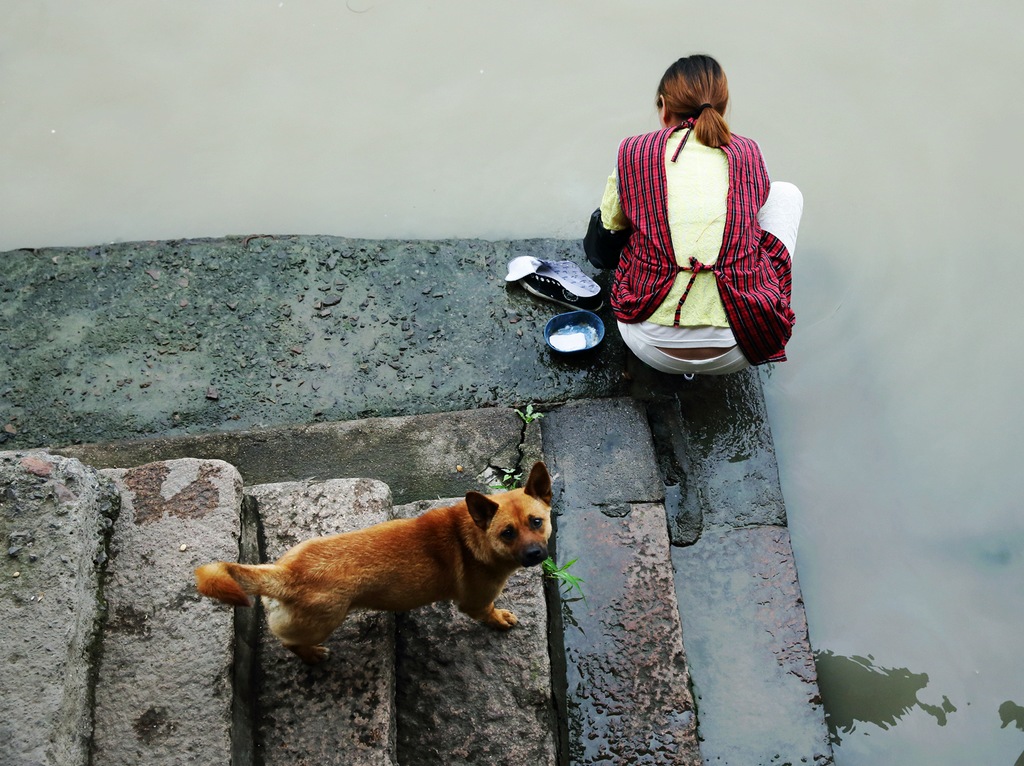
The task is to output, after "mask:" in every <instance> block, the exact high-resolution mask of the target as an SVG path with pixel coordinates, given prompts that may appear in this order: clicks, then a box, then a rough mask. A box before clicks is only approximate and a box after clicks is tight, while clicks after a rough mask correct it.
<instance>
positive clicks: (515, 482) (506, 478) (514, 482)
mask: <svg viewBox="0 0 1024 766" xmlns="http://www.w3.org/2000/svg"><path fill="white" fill-rule="evenodd" d="M503 470H504V475H503V476H502V477H501V479H499V480H498V483H497V484H488V485H487V487H488V489H496V490H502V491H505V492H507V491H509V490H511V489H515V488H516V487H517V486H519V480H520V479H522V478H523V474H522V473H512V471H514V470H515V469H514V468H505V469H503Z"/></svg>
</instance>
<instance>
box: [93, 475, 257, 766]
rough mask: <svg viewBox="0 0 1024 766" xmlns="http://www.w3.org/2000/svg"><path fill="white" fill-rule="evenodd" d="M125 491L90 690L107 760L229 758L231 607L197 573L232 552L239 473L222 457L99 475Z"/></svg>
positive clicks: (100, 757)
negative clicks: (212, 595)
mask: <svg viewBox="0 0 1024 766" xmlns="http://www.w3.org/2000/svg"><path fill="white" fill-rule="evenodd" d="M102 473H103V474H104V475H106V476H109V477H111V478H113V479H114V481H115V482H116V484H117V486H118V488H119V489H120V491H121V497H122V510H121V515H120V517H119V518H118V520H117V524H116V526H115V529H114V537H113V541H112V550H111V558H110V562H109V564H108V567H107V578H108V579H107V587H106V597H107V604H108V607H109V617H108V621H107V625H106V628H105V630H104V641H103V660H102V664H101V672H100V674H99V678H98V683H97V688H96V734H95V753H96V755H95V760H96V762H97V763H102V764H104V766H107V765H108V764H109V765H116V764H125V766H128V764H132V766H135V765H136V764H140V763H145V764H147V766H150V765H151V766H161V765H162V764H177V763H183V762H196V763H199V762H204V763H224V764H226V763H229V762H230V761H231V754H232V752H231V736H230V732H231V722H232V693H231V668H232V662H233V659H234V627H233V621H232V611H231V610H230V609H227V608H224V607H223V606H220V605H218V604H216V603H214V602H212V601H210V600H209V599H205V598H203V597H202V596H200V595H199V593H198V592H197V591H196V587H195V580H194V578H193V574H192V572H193V570H194V569H195V567H197V566H199V565H200V564H204V563H207V562H209V561H218V560H220V561H223V560H227V561H236V560H237V559H238V540H239V529H240V522H239V512H240V509H241V504H242V480H241V477H240V476H239V475H238V471H236V470H235V469H234V468H233V467H232V466H230V465H228V464H227V463H223V462H220V461H206V460H193V459H183V460H174V461H169V462H162V463H151V464H148V465H143V466H139V467H137V468H130V469H124V470H107V471H103V472H102Z"/></svg>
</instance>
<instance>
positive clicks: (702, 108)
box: [697, 104, 711, 117]
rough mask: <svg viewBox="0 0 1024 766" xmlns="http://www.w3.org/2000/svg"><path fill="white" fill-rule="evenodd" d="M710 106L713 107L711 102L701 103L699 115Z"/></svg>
mask: <svg viewBox="0 0 1024 766" xmlns="http://www.w3.org/2000/svg"><path fill="white" fill-rule="evenodd" d="M710 108H711V104H701V105H700V109H698V110H697V116H698V117H700V116H701V114H702V113H703V112H704V110H705V109H710Z"/></svg>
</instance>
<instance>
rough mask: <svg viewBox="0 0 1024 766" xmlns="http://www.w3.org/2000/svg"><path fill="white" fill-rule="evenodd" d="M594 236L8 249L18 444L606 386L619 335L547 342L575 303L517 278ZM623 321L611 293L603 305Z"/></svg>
mask: <svg viewBox="0 0 1024 766" xmlns="http://www.w3.org/2000/svg"><path fill="white" fill-rule="evenodd" d="M520 255H534V256H537V257H542V258H547V259H553V260H564V259H573V260H575V261H576V262H578V263H582V264H584V265H585V267H586V268H587V269H589V268H590V267H589V266H586V262H585V259H584V258H583V256H582V252H581V250H580V244H579V242H574V241H562V240H518V241H511V242H486V241H482V240H446V241H398V240H383V241H381V240H356V239H346V238H341V237H311V236H295V237H287V236H282V237H257V238H237V237H234V238H225V239H210V240H180V241H166V242H142V243H122V244H112V245H104V246H100V247H94V248H47V249H42V250H34V251H30V250H18V251H12V252H9V253H2V254H0V259H2V260H3V262H4V269H3V270H2V272H0V443H4V444H5V447H6V448H15V447H22V446H40V445H59V444H71V443H76V442H91V441H102V440H113V439H126V438H137V437H144V436H149V435H157V434H159V435H163V436H168V435H174V434H187V433H197V432H209V431H217V430H239V429H245V428H253V427H257V426H268V425H280V424H288V423H308V422H314V421H318V420H325V421H340V420H350V419H354V418H358V417H367V416H373V415H399V414H420V413H424V412H439V411H448V410H457V409H472V408H478V407H486V406H492V405H495V404H500V405H504V406H511V405H516V404H519V403H523V402H539V401H564V400H565V399H568V398H576V397H581V396H606V395H608V394H610V393H612V392H614V391H615V390H616V389H617V387H619V386H620V385H621V379H620V370H621V366H622V365H621V358H622V355H623V350H622V346H621V342H620V341H619V340H618V338H617V336H616V335H615V334H614V333H608V336H607V337H606V339H605V341H604V343H602V344H601V346H600V347H598V349H596V350H594V351H593V352H587V353H584V354H579V355H559V354H557V353H555V352H552V351H550V350H549V349H548V348H547V346H546V345H545V344H544V339H543V329H544V325H545V323H546V322H547V320H548V319H549V318H550V317H552V316H554V315H555V314H558V313H561V312H562V311H565V310H566V309H563V308H562V307H560V306H557V305H556V304H552V303H548V302H544V301H540V300H538V299H536V298H534V297H532V296H530V295H528V294H527V293H526V292H525V291H523V290H522V289H521V288H520V287H519V286H518V285H515V284H509V283H506V282H505V281H504V276H505V273H506V264H507V263H508V261H509V260H511V259H512V258H514V257H517V256H520ZM602 314H603V315H604V316H605V319H606V321H610V315H609V314H608V309H607V307H606V308H605V309H603V310H602Z"/></svg>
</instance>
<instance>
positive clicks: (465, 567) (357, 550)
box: [196, 463, 551, 664]
mask: <svg viewBox="0 0 1024 766" xmlns="http://www.w3.org/2000/svg"><path fill="white" fill-rule="evenodd" d="M550 535H551V477H550V476H549V475H548V469H547V467H546V466H545V465H544V463H536V464H535V465H534V466H533V469H532V470H531V471H530V476H529V478H528V479H527V480H526V485H525V486H524V487H523V488H522V489H514V490H512V491H510V492H501V493H498V494H495V495H482V494H480V493H479V492H467V493H466V499H465V500H464V501H461V502H458V503H456V504H455V505H452V506H449V507H447V508H436V509H434V510H432V511H427V512H426V513H424V514H422V515H421V516H418V517H416V518H413V519H396V520H394V521H385V522H384V523H382V524H376V525H374V526H372V527H367V528H366V529H360V530H357V531H355V532H345V533H343V534H340V535H330V536H327V537H316V538H313V539H312V540H307V541H305V542H303V543H299V544H298V545H296V546H295V547H294V548H291V549H290V550H288V551H287V552H285V554H284V555H283V556H281V558H279V559H278V560H277V561H276V562H275V563H273V564H259V565H246V564H233V563H231V562H224V561H220V562H216V563H213V564H205V565H203V566H201V567H199V568H198V569H196V581H197V583H198V585H199V592H200V593H202V594H203V595H205V596H209V597H211V598H215V599H219V600H220V601H223V602H225V603H228V604H234V605H235V606H252V600H251V599H250V598H249V597H250V596H251V595H252V596H255V595H258V596H262V597H263V606H264V609H265V610H266V615H267V622H268V623H269V625H270V630H271V631H273V633H274V635H276V636H277V637H278V638H279V639H281V643H282V644H284V646H285V647H287V648H288V649H290V650H291V651H293V652H295V654H297V655H298V656H299V657H301V658H302V660H303V661H304V662H307V663H309V664H315V663H317V662H320V661H321V660H323V659H325V658H326V657H327V654H328V652H327V649H326V647H324V646H321V645H320V644H321V642H322V641H323V640H324V639H326V638H327V636H328V635H330V633H331V632H332V631H333V630H334V629H335V628H337V627H338V626H339V625H341V623H342V622H343V621H344V619H345V617H346V616H347V615H348V613H349V611H350V610H352V609H377V610H382V611H395V612H403V611H406V610H408V609H413V608H415V607H418V606H424V605H425V604H430V603H433V602H434V601H444V600H451V601H454V602H455V603H456V604H457V605H458V607H459V609H461V610H462V611H463V612H465V613H466V614H468V615H469V616H470V617H472V618H474V619H477V620H480V621H481V622H483V623H484V624H486V625H489V626H490V627H492V628H497V629H499V630H507V629H509V628H511V627H512V626H513V625H515V624H516V622H517V620H516V616H515V615H514V614H512V612H509V611H507V610H505V609H495V608H494V599H495V598H497V596H498V594H499V593H501V590H502V588H504V587H505V581H506V580H508V578H509V575H511V574H512V573H513V572H515V571H516V570H517V569H519V568H520V567H530V566H535V565H537V564H540V563H541V562H542V561H544V559H546V558H547V556H548V550H547V540H548V537H549V536H550Z"/></svg>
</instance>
